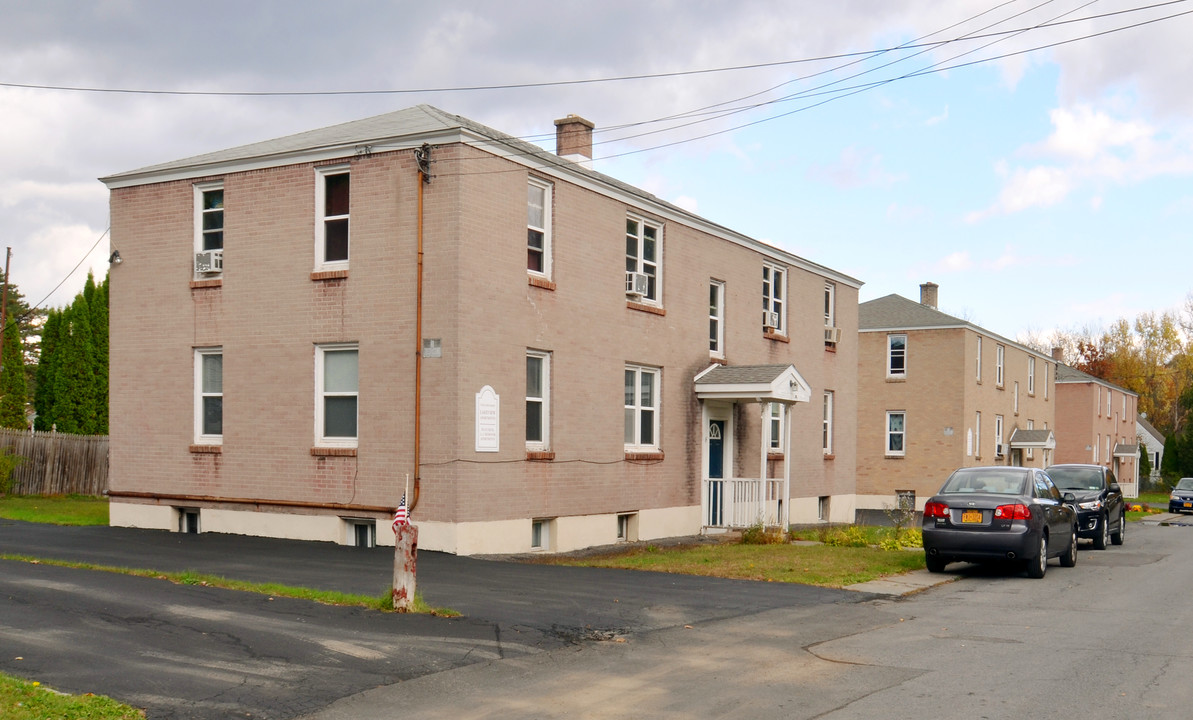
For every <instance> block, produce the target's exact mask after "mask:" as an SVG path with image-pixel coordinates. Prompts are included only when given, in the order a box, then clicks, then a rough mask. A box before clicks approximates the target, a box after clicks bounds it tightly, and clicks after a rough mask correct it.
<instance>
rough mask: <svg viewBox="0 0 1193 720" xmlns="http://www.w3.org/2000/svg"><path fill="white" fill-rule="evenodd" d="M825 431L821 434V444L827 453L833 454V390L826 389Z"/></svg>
mask: <svg viewBox="0 0 1193 720" xmlns="http://www.w3.org/2000/svg"><path fill="white" fill-rule="evenodd" d="M823 422H824V432H823V434H822V435H821V446H822V447H823V448H824V454H825V455H832V454H833V391H832V390H825V391H824V421H823Z"/></svg>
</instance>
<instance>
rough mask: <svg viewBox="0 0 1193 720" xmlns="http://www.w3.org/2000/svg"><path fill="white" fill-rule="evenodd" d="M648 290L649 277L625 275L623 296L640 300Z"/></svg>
mask: <svg viewBox="0 0 1193 720" xmlns="http://www.w3.org/2000/svg"><path fill="white" fill-rule="evenodd" d="M649 289H650V276H649V275H647V274H646V273H640V272H627V273H626V274H625V294H626V295H629V296H630V297H634V298H640V297H644V296H645V295H646V292H647V290H649Z"/></svg>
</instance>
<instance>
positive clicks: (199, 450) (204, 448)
mask: <svg viewBox="0 0 1193 720" xmlns="http://www.w3.org/2000/svg"><path fill="white" fill-rule="evenodd" d="M190 451H191V452H193V453H196V454H200V455H220V454H222V453H223V452H224V446H223V445H191V447H190Z"/></svg>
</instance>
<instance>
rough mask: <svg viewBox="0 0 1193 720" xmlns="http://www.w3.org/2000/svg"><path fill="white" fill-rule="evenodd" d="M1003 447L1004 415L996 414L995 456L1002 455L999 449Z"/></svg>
mask: <svg viewBox="0 0 1193 720" xmlns="http://www.w3.org/2000/svg"><path fill="white" fill-rule="evenodd" d="M1001 448H1002V415H995V416H994V456H995V457H998V456H999V455H1002V454H1003V453H1002V452H999V450H1000V449H1001Z"/></svg>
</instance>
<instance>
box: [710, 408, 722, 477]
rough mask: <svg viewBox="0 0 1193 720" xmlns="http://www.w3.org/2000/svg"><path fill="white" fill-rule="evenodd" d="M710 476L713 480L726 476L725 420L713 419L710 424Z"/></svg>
mask: <svg viewBox="0 0 1193 720" xmlns="http://www.w3.org/2000/svg"><path fill="white" fill-rule="evenodd" d="M708 477H709V479H712V480H720V479H722V478H724V477H725V421H724V420H713V421H712V422H710V423H709V424H708Z"/></svg>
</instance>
